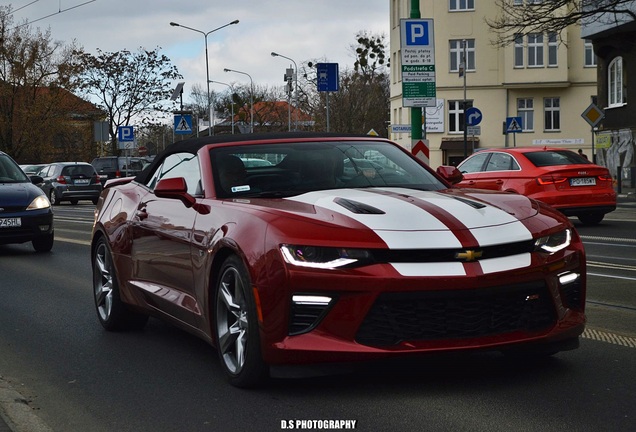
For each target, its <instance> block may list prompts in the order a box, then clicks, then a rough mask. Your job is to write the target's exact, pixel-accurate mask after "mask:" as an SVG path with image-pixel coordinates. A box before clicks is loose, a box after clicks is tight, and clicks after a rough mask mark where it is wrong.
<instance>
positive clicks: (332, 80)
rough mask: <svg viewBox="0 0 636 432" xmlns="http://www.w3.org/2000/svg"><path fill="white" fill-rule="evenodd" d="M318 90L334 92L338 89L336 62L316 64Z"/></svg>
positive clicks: (338, 80)
mask: <svg viewBox="0 0 636 432" xmlns="http://www.w3.org/2000/svg"><path fill="white" fill-rule="evenodd" d="M316 72H317V74H318V82H317V84H318V91H319V92H325V91H326V92H335V91H338V89H339V82H340V78H339V76H338V63H318V64H316Z"/></svg>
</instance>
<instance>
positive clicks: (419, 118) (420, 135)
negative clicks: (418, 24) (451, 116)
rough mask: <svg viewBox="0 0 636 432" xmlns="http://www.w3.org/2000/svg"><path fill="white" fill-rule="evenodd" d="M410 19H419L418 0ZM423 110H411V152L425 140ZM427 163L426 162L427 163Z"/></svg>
mask: <svg viewBox="0 0 636 432" xmlns="http://www.w3.org/2000/svg"><path fill="white" fill-rule="evenodd" d="M409 17H410V18H421V17H422V14H421V13H420V0H411V13H410V15H409ZM425 112H426V111H425V110H422V108H421V107H412V108H411V151H412V150H413V148H415V146H416V145H417V144H418V143H419V142H420V141H421V140H422V139H426V128H423V127H422V124H424V125H425V124H426V118H425V115H426V114H425ZM427 162H428V161H427Z"/></svg>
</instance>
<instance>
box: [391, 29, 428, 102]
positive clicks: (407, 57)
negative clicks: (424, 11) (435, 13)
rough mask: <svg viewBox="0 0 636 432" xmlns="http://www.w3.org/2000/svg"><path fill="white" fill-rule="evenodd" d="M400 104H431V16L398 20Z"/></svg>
mask: <svg viewBox="0 0 636 432" xmlns="http://www.w3.org/2000/svg"><path fill="white" fill-rule="evenodd" d="M400 36H401V37H400V41H401V45H400V51H401V60H402V105H403V106H405V107H434V106H436V98H435V94H436V91H435V87H436V85H435V39H434V36H433V20H432V19H412V18H404V19H401V20H400Z"/></svg>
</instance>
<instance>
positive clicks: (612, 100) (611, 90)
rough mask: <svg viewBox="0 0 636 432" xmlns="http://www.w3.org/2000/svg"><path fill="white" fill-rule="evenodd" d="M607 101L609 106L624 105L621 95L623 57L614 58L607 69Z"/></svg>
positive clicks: (622, 95)
mask: <svg viewBox="0 0 636 432" xmlns="http://www.w3.org/2000/svg"><path fill="white" fill-rule="evenodd" d="M607 75H608V76H607V84H608V89H607V101H608V103H609V106H620V105H623V103H625V99H624V98H623V97H624V94H623V81H624V80H623V57H616V58H615V59H614V60H612V61H611V62H610V64H609V67H608V68H607Z"/></svg>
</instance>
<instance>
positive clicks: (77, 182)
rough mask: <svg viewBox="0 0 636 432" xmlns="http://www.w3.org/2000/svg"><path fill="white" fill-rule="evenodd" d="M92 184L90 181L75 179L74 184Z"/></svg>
mask: <svg viewBox="0 0 636 432" xmlns="http://www.w3.org/2000/svg"><path fill="white" fill-rule="evenodd" d="M90 182H91V181H90V179H75V181H74V183H73V184H76V185H87V184H89V183H90Z"/></svg>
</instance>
